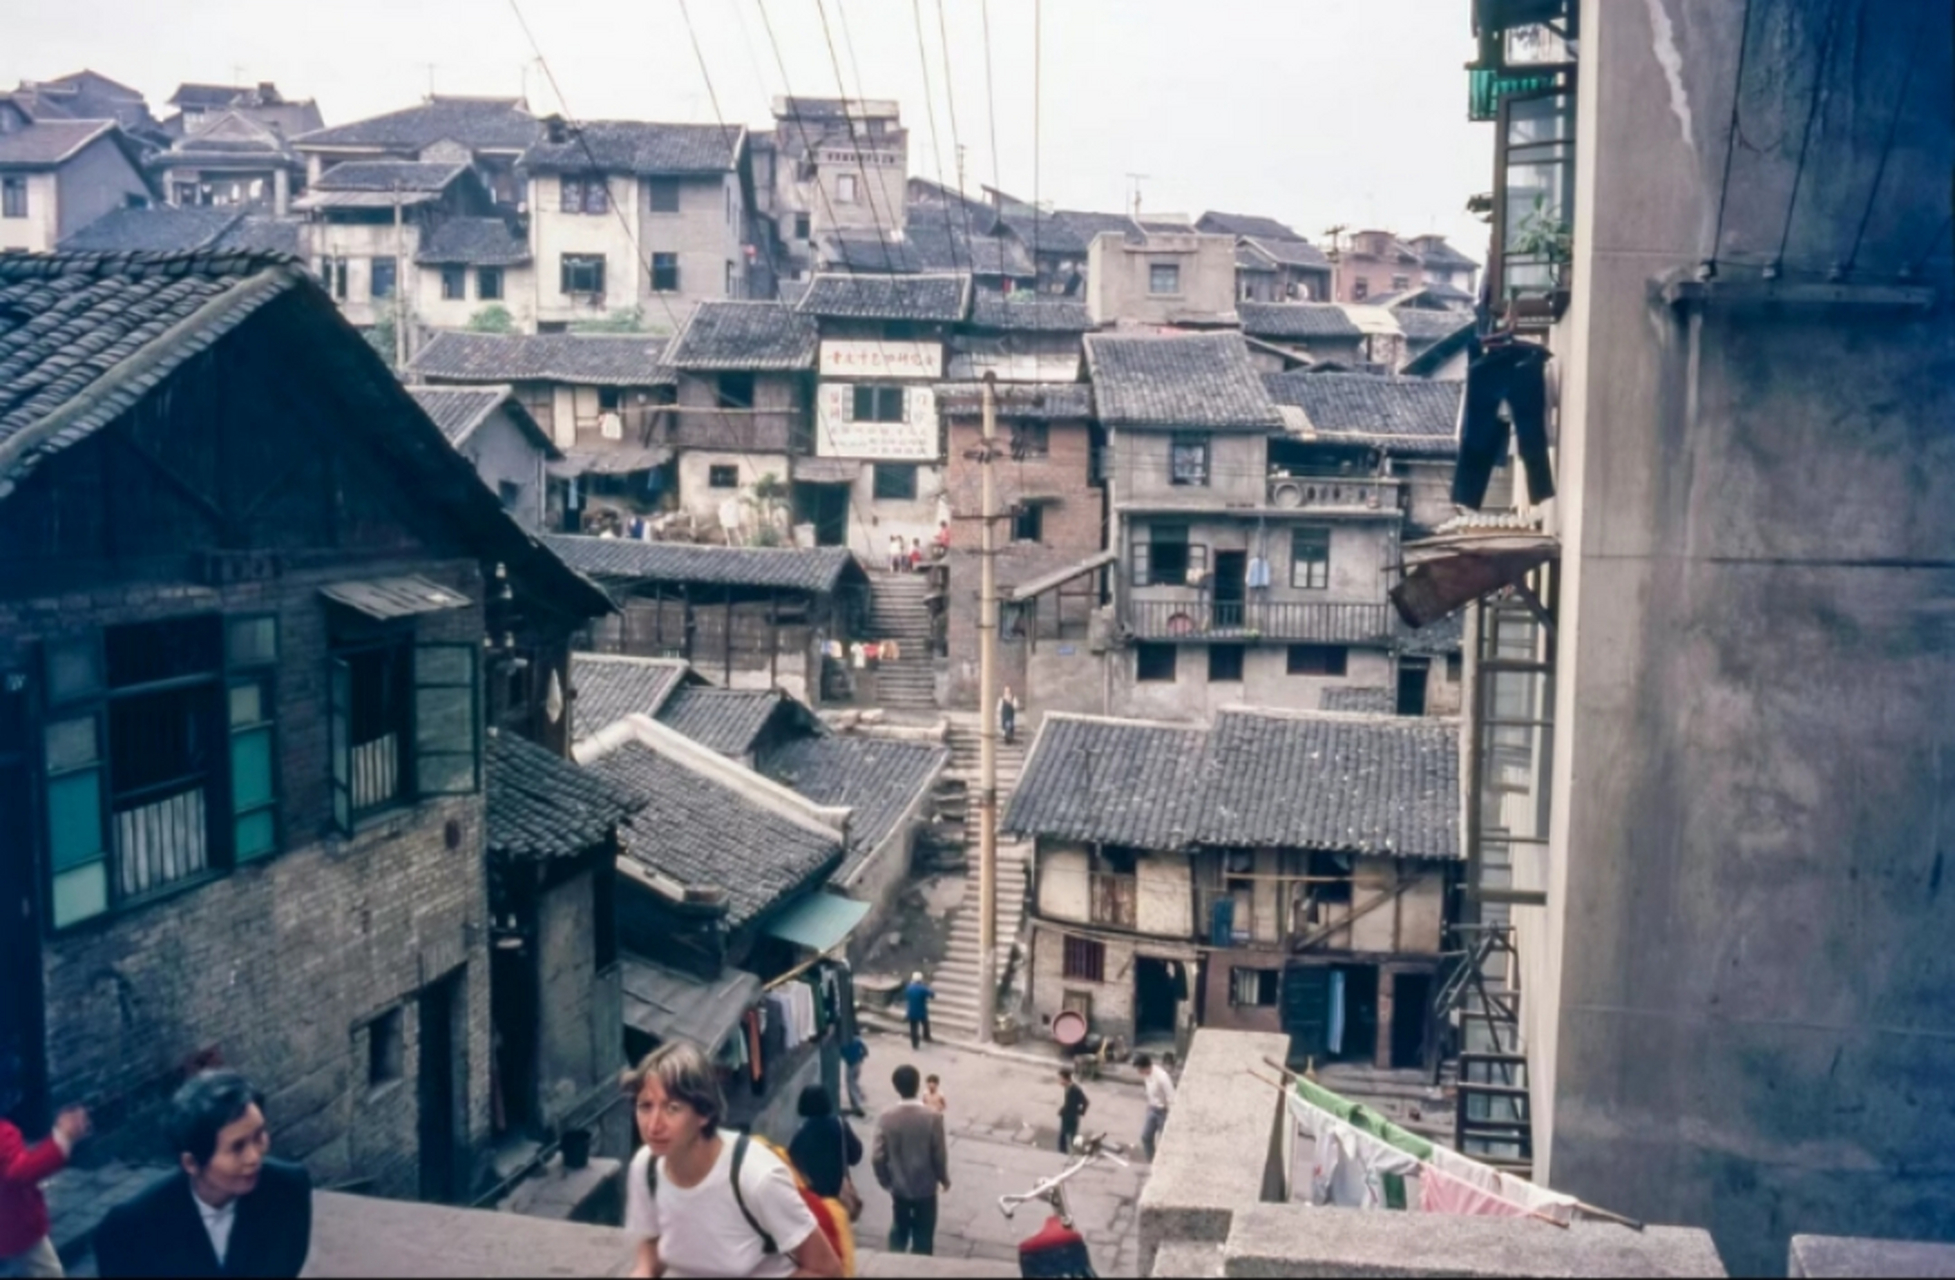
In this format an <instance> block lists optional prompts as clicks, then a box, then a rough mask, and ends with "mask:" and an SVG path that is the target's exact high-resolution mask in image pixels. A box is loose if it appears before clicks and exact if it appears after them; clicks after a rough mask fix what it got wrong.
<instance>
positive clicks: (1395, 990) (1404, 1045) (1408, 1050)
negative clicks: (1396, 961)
mask: <svg viewBox="0 0 1955 1280" xmlns="http://www.w3.org/2000/svg"><path fill="white" fill-rule="evenodd" d="M1431 1002H1432V975H1431V974H1428V973H1395V974H1393V975H1392V1066H1393V1067H1395V1068H1404V1067H1423V1066H1425V1064H1426V1027H1427V1025H1428V1022H1429V1018H1428V1014H1429V1010H1428V1009H1427V1007H1426V1006H1427V1005H1429V1004H1430V1003H1431Z"/></svg>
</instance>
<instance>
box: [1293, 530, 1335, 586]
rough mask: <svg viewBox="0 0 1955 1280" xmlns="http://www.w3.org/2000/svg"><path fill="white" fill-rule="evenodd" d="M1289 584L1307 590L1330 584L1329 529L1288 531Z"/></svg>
mask: <svg viewBox="0 0 1955 1280" xmlns="http://www.w3.org/2000/svg"><path fill="white" fill-rule="evenodd" d="M1290 585H1291V586H1293V587H1301V588H1303V589H1305V590H1308V591H1322V590H1324V589H1326V588H1327V587H1329V586H1330V530H1329V529H1317V528H1304V529H1292V530H1291V531H1290Z"/></svg>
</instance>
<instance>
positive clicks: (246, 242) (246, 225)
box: [211, 214, 304, 258]
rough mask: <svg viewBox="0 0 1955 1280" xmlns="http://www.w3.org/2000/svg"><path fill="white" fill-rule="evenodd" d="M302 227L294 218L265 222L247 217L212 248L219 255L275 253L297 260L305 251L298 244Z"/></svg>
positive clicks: (263, 219) (219, 238)
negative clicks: (226, 253) (230, 253)
mask: <svg viewBox="0 0 1955 1280" xmlns="http://www.w3.org/2000/svg"><path fill="white" fill-rule="evenodd" d="M303 226H304V224H303V223H301V222H300V221H298V219H296V218H266V217H260V216H258V215H256V214H247V215H245V216H244V217H242V218H239V219H238V220H237V221H236V222H234V223H232V224H231V225H230V227H229V228H228V229H226V230H225V232H224V234H223V235H221V236H219V237H217V239H216V240H215V241H213V242H212V244H211V248H213V249H215V250H217V251H219V252H221V253H224V252H236V253H277V254H283V255H284V256H286V257H288V258H296V257H299V256H300V255H301V254H302V253H303V251H304V250H303V247H302V245H301V241H300V229H301V228H302V227H303Z"/></svg>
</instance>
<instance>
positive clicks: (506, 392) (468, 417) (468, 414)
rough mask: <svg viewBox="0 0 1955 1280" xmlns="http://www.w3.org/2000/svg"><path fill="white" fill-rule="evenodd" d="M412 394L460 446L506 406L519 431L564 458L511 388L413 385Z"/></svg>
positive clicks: (549, 453)
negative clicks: (492, 414)
mask: <svg viewBox="0 0 1955 1280" xmlns="http://www.w3.org/2000/svg"><path fill="white" fill-rule="evenodd" d="M407 390H408V394H409V395H411V396H413V397H414V403H416V404H418V405H420V406H421V411H422V412H423V413H425V414H427V415H428V417H430V418H432V419H433V420H434V425H436V426H437V427H440V428H441V434H442V435H444V436H447V437H448V443H450V444H453V445H460V444H461V443H462V442H463V441H465V440H467V439H468V438H469V437H470V436H471V435H474V434H475V429H476V428H477V427H479V426H481V425H482V424H483V422H485V421H487V420H488V417H489V415H490V414H491V413H494V412H495V411H496V410H497V409H503V410H504V411H505V412H507V413H508V414H509V416H510V418H512V419H513V420H514V421H515V423H516V427H517V429H518V430H520V431H521V432H522V433H523V435H524V436H526V437H528V439H529V442H530V443H531V444H533V445H535V446H536V447H537V449H538V450H540V451H541V452H542V453H543V454H544V456H546V457H549V458H561V457H562V456H563V454H562V453H560V452H559V451H558V449H557V446H556V444H555V442H554V441H552V440H551V439H550V437H549V435H548V433H546V432H545V431H544V430H543V428H542V427H540V426H538V425H537V422H536V419H535V418H532V417H531V416H530V414H529V410H527V409H525V408H524V407H523V405H522V402H521V401H520V400H518V399H516V397H515V395H514V393H512V392H511V391H510V389H509V388H508V387H409V388H408V389H407Z"/></svg>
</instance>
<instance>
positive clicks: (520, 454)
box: [461, 408, 545, 530]
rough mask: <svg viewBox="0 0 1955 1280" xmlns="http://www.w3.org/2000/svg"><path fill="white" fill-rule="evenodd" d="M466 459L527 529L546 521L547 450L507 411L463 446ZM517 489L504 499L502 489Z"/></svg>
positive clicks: (497, 412)
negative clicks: (538, 445) (504, 486)
mask: <svg viewBox="0 0 1955 1280" xmlns="http://www.w3.org/2000/svg"><path fill="white" fill-rule="evenodd" d="M461 453H462V456H463V457H465V458H467V459H468V460H469V461H470V462H472V463H474V464H475V473H476V474H477V475H479V476H481V477H482V483H483V484H486V485H487V486H489V491H490V492H492V493H495V494H496V495H497V496H498V497H502V498H503V509H504V510H505V511H507V512H509V514H510V515H511V516H512V517H514V518H515V520H516V523H518V524H520V525H522V526H523V527H524V528H525V529H531V530H534V529H537V528H539V527H540V526H541V524H542V521H543V495H544V490H545V480H544V471H543V468H544V458H543V450H542V449H540V448H538V447H537V445H536V442H535V441H533V440H532V439H530V437H529V436H528V435H527V434H525V433H524V431H523V429H522V428H521V427H519V426H517V425H516V423H515V421H514V420H513V419H511V418H510V416H509V413H508V411H507V410H506V409H500V408H499V409H497V410H495V411H494V412H493V413H491V414H490V415H489V416H488V418H487V420H485V421H484V422H483V423H482V425H481V426H479V427H477V428H476V429H475V430H474V431H472V432H470V433H469V436H468V439H466V440H464V441H462V443H461ZM504 483H508V484H511V485H514V486H515V488H516V492H515V495H514V496H513V497H503V495H502V488H501V487H502V485H503V484H504Z"/></svg>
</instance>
